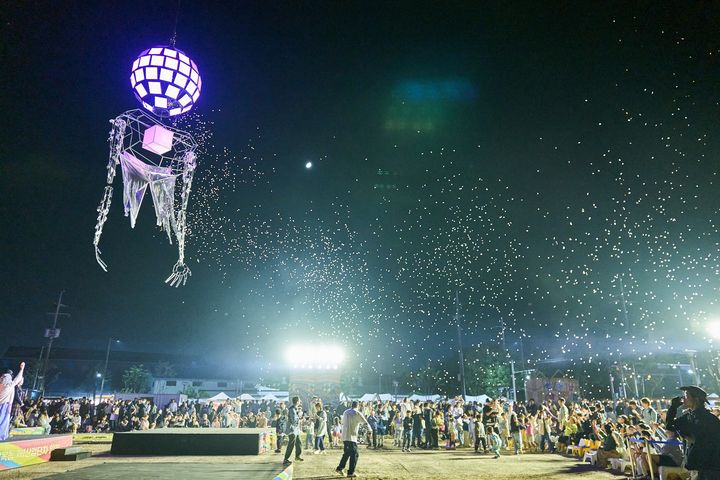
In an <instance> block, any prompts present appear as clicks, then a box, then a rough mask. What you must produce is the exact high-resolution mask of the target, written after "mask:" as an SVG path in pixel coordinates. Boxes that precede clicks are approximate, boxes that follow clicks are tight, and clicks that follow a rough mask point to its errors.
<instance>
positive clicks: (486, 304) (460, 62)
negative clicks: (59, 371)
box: [0, 1, 720, 371]
mask: <svg viewBox="0 0 720 480" xmlns="http://www.w3.org/2000/svg"><path fill="white" fill-rule="evenodd" d="M471 3H472V5H469V4H471ZM93 4H94V5H93ZM175 14H176V3H175V2H172V1H158V2H110V3H108V2H90V3H88V2H34V1H11V2H9V3H6V4H5V5H4V6H3V8H2V12H0V20H1V25H2V29H1V30H0V35H1V36H0V60H1V61H2V63H1V64H0V82H1V84H2V95H0V107H2V108H1V110H2V111H3V112H4V115H3V118H2V123H0V127H1V128H0V138H2V142H0V189H1V191H2V193H3V198H4V200H3V201H2V202H1V203H0V224H1V225H2V226H3V227H2V228H1V229H0V232H1V233H0V242H1V243H0V245H1V246H2V250H1V253H2V255H0V281H1V283H2V289H1V292H0V295H1V298H0V306H1V308H0V329H1V330H0V331H2V335H0V349H3V348H4V347H5V346H7V345H38V346H39V345H40V343H41V341H42V338H41V336H42V333H43V329H44V328H45V327H46V326H47V325H48V322H49V321H50V320H49V317H48V316H47V315H45V313H46V312H50V311H51V310H52V308H53V302H54V301H55V299H56V297H57V294H58V293H59V291H60V290H63V289H64V290H66V296H65V303H66V304H67V305H69V308H68V309H67V311H68V312H69V313H71V315H72V316H71V317H70V318H69V319H61V327H62V329H63V334H62V337H61V339H60V342H59V344H61V345H63V346H73V347H86V348H96V349H102V348H104V345H105V342H106V341H107V338H108V336H110V335H112V336H113V337H118V338H121V339H123V340H124V346H123V347H122V348H126V349H128V350H153V351H165V352H172V353H188V354H194V355H195V354H198V355H207V356H208V357H209V358H215V359H224V360H223V361H224V362H227V363H232V362H243V363H244V364H249V363H251V362H255V363H257V365H260V366H267V365H268V364H277V363H278V362H282V354H281V353H280V351H281V350H280V349H281V347H282V346H283V345H286V344H289V343H292V342H298V341H301V340H307V341H311V340H312V341H321V342H324V343H327V344H331V343H332V344H342V345H345V346H346V347H347V348H348V349H349V350H350V352H351V354H350V360H351V362H353V363H354V364H356V365H360V364H362V365H364V366H367V367H369V368H370V369H375V368H376V367H379V368H381V369H382V370H385V371H390V370H394V369H402V368H408V366H410V367H415V366H417V365H422V364H424V362H426V360H427V359H440V358H443V357H448V356H450V355H453V352H454V350H455V348H456V344H455V342H456V330H455V327H454V325H453V324H452V323H451V322H452V316H453V314H454V311H455V308H454V305H453V300H454V295H455V292H456V291H457V292H459V296H460V300H461V312H462V314H463V317H462V319H461V324H462V327H463V332H464V345H465V347H466V348H468V349H471V348H477V346H478V345H484V346H487V345H490V344H492V343H497V341H498V333H499V331H500V330H499V329H497V328H493V327H497V326H498V325H499V324H500V322H501V319H502V320H503V321H504V322H506V324H507V327H508V330H507V332H506V334H507V342H508V344H511V345H513V346H512V347H511V348H513V349H517V348H518V347H517V346H516V345H515V342H516V341H517V340H518V339H519V338H523V339H524V351H523V355H524V357H525V358H526V359H527V360H528V363H530V364H532V362H536V361H538V360H548V359H550V360H552V359H565V360H568V361H572V362H583V361H587V360H588V359H591V358H594V359H604V358H608V357H609V356H610V355H611V354H612V355H618V354H619V353H622V354H624V355H626V356H629V357H633V356H635V357H642V356H645V355H648V354H650V353H651V352H658V351H670V350H671V349H677V350H682V349H684V348H696V349H706V348H707V347H708V345H709V343H708V339H707V338H706V333H705V324H706V322H707V321H708V320H709V319H711V318H713V317H716V316H720V305H718V293H719V287H720V243H719V238H720V236H719V232H718V225H719V224H720V216H719V213H720V196H719V195H718V188H719V187H720V185H718V179H717V173H718V171H719V168H718V154H719V153H720V140H719V138H718V133H717V132H718V131H720V120H719V119H720V108H719V106H718V96H719V94H720V80H719V79H720V66H719V64H718V62H719V60H720V34H718V32H720V20H719V19H720V4H718V3H716V2H677V3H668V2H635V3H634V4H633V5H628V3H627V2H594V3H591V2H494V3H487V2H370V3H367V2H256V3H249V2H181V6H180V13H179V17H178V18H179V21H178V24H177V47H178V48H180V49H182V50H184V51H185V52H186V53H188V54H189V55H190V56H191V57H192V58H193V59H194V60H195V61H196V62H197V64H198V67H199V69H200V73H201V75H202V77H203V92H202V95H201V97H200V100H199V104H198V106H197V108H196V109H195V110H194V111H193V113H192V114H190V115H189V116H188V118H186V119H184V120H183V121H182V123H183V125H184V126H186V127H187V129H188V130H190V131H192V132H193V133H194V134H195V135H196V136H197V137H198V138H199V139H200V140H201V142H202V150H201V154H200V157H199V165H198V171H197V174H196V177H195V182H194V185H193V194H192V196H191V199H190V202H191V204H190V228H191V234H190V237H189V240H188V246H187V253H186V255H187V257H188V259H189V265H190V267H191V268H192V270H193V276H192V277H191V278H190V280H189V282H188V284H187V286H185V287H181V288H179V289H173V288H170V287H168V286H167V285H165V284H164V283H163V282H164V280H165V278H166V277H167V275H168V274H169V273H170V269H171V267H172V265H173V263H174V262H175V260H176V255H177V250H176V247H175V246H171V245H168V243H167V239H166V238H165V237H164V235H163V234H162V233H161V232H159V231H158V230H157V228H156V227H155V226H154V218H153V216H154V215H153V211H152V206H151V205H150V203H151V200H150V199H146V200H145V204H144V206H143V208H142V210H141V214H140V217H139V220H138V225H137V226H136V228H135V229H134V230H131V229H130V226H129V221H128V219H127V218H125V217H123V214H122V207H121V201H120V200H119V195H120V194H121V188H120V185H121V183H120V182H121V180H122V177H121V176H120V175H119V176H118V177H117V178H116V181H115V187H116V190H115V198H114V202H113V205H112V209H111V212H110V216H109V220H108V223H107V224H106V226H105V231H104V234H103V239H102V243H101V249H102V251H103V258H104V259H105V261H106V262H107V263H108V265H109V272H108V273H105V272H103V271H102V270H101V269H100V267H99V266H98V265H97V264H96V262H95V258H94V254H93V248H92V239H93V227H94V225H95V220H96V216H97V213H96V210H95V209H96V207H97V204H98V202H99V201H100V198H101V195H102V191H103V187H104V185H105V165H106V162H107V150H108V146H107V142H106V139H107V136H108V131H109V127H110V125H109V123H108V120H109V119H111V118H114V117H115V116H117V115H119V114H120V113H122V112H123V111H126V110H130V109H132V108H137V105H138V104H137V102H136V100H135V98H134V97H133V95H132V93H131V89H130V84H129V81H128V77H129V73H130V66H131V64H132V61H133V60H134V59H135V58H136V56H137V55H138V54H139V53H140V52H141V51H143V50H144V49H146V48H149V47H151V46H155V45H162V44H167V43H168V40H169V37H170V36H171V34H172V31H173V25H174V23H175ZM306 162H312V164H313V166H312V168H310V169H307V168H306V167H305V164H306ZM621 283H622V288H623V290H624V293H625V300H626V302H627V304H626V306H627V321H626V319H625V316H624V315H623V312H622V309H621V299H622V296H621ZM619 339H623V340H622V341H620V340H619ZM482 348H485V347H482Z"/></svg>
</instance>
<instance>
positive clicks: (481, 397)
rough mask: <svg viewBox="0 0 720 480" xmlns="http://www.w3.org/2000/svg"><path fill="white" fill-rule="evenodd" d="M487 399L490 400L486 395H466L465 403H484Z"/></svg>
mask: <svg viewBox="0 0 720 480" xmlns="http://www.w3.org/2000/svg"><path fill="white" fill-rule="evenodd" d="M488 399H490V400H492V399H491V398H490V397H488V396H487V395H475V396H472V395H466V396H465V403H470V402H477V403H485V400H488Z"/></svg>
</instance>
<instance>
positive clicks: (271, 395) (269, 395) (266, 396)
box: [260, 393, 278, 402]
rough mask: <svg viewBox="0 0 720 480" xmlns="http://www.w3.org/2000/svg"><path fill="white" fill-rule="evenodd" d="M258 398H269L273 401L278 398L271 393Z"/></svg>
mask: <svg viewBox="0 0 720 480" xmlns="http://www.w3.org/2000/svg"><path fill="white" fill-rule="evenodd" d="M260 400H270V401H273V402H277V401H278V398H277V397H276V396H275V395H273V394H272V393H266V394H265V395H263V396H262V398H261V399H260Z"/></svg>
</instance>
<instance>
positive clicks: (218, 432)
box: [110, 428, 275, 455]
mask: <svg viewBox="0 0 720 480" xmlns="http://www.w3.org/2000/svg"><path fill="white" fill-rule="evenodd" d="M274 435H275V432H274V431H273V430H271V429H264V428H163V429H158V430H144V431H135V432H123V433H115V434H114V435H113V440H112V447H111V449H110V453H112V454H113V455H260V454H263V453H267V452H269V451H271V449H272V448H273V447H272V445H273V443H272V442H273V441H274Z"/></svg>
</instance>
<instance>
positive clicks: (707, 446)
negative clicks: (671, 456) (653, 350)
mask: <svg viewBox="0 0 720 480" xmlns="http://www.w3.org/2000/svg"><path fill="white" fill-rule="evenodd" d="M680 390H683V391H684V392H685V396H684V397H675V398H673V399H672V403H671V404H670V408H669V409H668V412H667V420H666V424H667V428H668V430H674V431H676V432H677V433H679V434H680V435H682V436H683V437H685V440H686V441H687V443H688V448H687V456H686V461H685V468H687V469H688V470H690V471H691V475H692V476H691V478H692V479H693V480H720V419H718V418H717V417H716V416H714V415H713V414H712V413H711V412H710V411H709V410H707V409H706V408H705V403H706V402H707V393H706V392H705V390H703V389H702V388H700V387H697V386H688V387H680ZM681 405H683V406H684V407H685V408H686V409H687V411H686V412H685V414H683V415H681V416H677V411H678V409H679V408H680V406H681Z"/></svg>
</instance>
